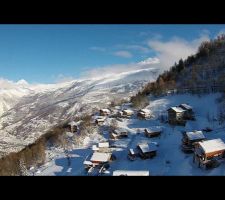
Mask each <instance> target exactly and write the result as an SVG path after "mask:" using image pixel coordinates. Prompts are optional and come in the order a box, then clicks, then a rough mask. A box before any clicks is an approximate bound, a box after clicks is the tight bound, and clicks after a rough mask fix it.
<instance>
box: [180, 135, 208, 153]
mask: <svg viewBox="0 0 225 200" xmlns="http://www.w3.org/2000/svg"><path fill="white" fill-rule="evenodd" d="M205 139H206V138H205V136H204V134H203V132H202V131H192V132H185V133H184V134H183V139H182V150H183V151H184V152H187V153H189V152H190V153H191V152H193V150H194V145H195V144H196V142H201V141H203V140H205Z"/></svg>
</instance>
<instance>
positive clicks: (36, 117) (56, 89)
mask: <svg viewBox="0 0 225 200" xmlns="http://www.w3.org/2000/svg"><path fill="white" fill-rule="evenodd" d="M157 76H158V70H157V69H152V68H150V69H142V70H134V71H131V72H129V73H128V72H126V73H120V74H114V76H110V77H103V78H96V79H83V80H75V81H71V82H67V83H63V84H57V85H49V86H46V87H45V86H42V90H40V91H38V90H39V88H40V86H37V87H36V88H35V87H33V88H32V89H33V90H35V92H31V93H30V94H28V95H25V96H23V97H21V98H20V99H19V101H18V102H17V103H16V105H15V106H14V107H13V108H11V109H10V110H8V111H7V112H5V113H4V114H3V115H2V116H1V117H0V129H1V130H0V141H1V142H0V152H2V153H4V152H5V153H7V152H9V151H10V152H11V151H18V150H19V149H20V148H21V146H20V145H19V146H18V147H17V146H14V147H13V148H11V147H10V148H9V149H8V148H7V143H10V142H12V141H14V140H16V141H17V143H20V142H21V144H22V146H23V145H27V144H30V143H33V142H34V141H35V140H36V139H37V138H39V137H40V136H41V135H42V134H44V133H45V132H46V131H47V130H48V129H49V128H51V127H52V126H54V125H56V124H58V123H60V122H63V121H65V120H68V119H70V118H74V117H75V116H80V115H82V114H84V113H90V112H92V111H93V110H96V109H99V108H100V107H103V106H107V105H108V104H109V103H110V102H111V101H112V100H115V99H116V100H119V99H124V98H126V99H127V98H128V97H129V96H131V95H133V94H135V93H136V92H137V91H138V90H139V89H140V88H142V87H143V85H144V84H146V83H147V82H149V81H154V80H155V79H156V77H157ZM10 138H11V139H10ZM12 143H13V142H12ZM2 144H4V145H2ZM3 147H4V148H3ZM0 155H1V154H0Z"/></svg>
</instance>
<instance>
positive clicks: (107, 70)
mask: <svg viewBox="0 0 225 200" xmlns="http://www.w3.org/2000/svg"><path fill="white" fill-rule="evenodd" d="M158 65H159V60H158V58H147V59H146V60H143V61H141V62H137V63H128V64H116V65H108V66H103V67H98V68H94V69H89V70H86V71H84V72H83V73H82V77H83V78H102V77H110V76H113V75H115V74H119V73H123V72H130V71H135V70H140V69H149V68H158V67H159V66H158Z"/></svg>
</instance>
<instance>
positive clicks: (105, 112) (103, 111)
mask: <svg viewBox="0 0 225 200" xmlns="http://www.w3.org/2000/svg"><path fill="white" fill-rule="evenodd" d="M110 113H111V111H110V110H109V109H107V108H105V109H100V111H99V114H100V115H101V116H107V115H110Z"/></svg>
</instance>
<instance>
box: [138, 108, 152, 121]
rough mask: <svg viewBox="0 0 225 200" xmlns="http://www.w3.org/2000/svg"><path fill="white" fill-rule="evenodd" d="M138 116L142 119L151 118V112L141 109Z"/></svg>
mask: <svg viewBox="0 0 225 200" xmlns="http://www.w3.org/2000/svg"><path fill="white" fill-rule="evenodd" d="M137 116H138V117H140V118H142V119H146V118H150V117H151V112H150V110H148V109H141V110H139V111H138V113H137Z"/></svg>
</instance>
